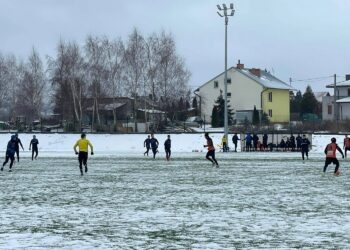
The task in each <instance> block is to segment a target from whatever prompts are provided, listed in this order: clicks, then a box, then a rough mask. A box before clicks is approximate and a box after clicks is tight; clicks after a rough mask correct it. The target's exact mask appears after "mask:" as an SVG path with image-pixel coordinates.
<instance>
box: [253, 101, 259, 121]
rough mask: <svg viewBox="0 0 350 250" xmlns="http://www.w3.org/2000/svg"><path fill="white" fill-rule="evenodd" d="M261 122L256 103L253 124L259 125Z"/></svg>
mask: <svg viewBox="0 0 350 250" xmlns="http://www.w3.org/2000/svg"><path fill="white" fill-rule="evenodd" d="M259 123H260V115H259V111H258V110H256V106H255V105H254V110H253V125H259Z"/></svg>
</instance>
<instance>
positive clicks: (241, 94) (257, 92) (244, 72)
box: [195, 61, 292, 123]
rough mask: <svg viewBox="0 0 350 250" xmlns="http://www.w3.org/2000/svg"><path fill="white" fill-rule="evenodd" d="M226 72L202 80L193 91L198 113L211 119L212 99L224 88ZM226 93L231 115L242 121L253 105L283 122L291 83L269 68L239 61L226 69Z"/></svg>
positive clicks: (270, 118) (285, 117)
mask: <svg viewBox="0 0 350 250" xmlns="http://www.w3.org/2000/svg"><path fill="white" fill-rule="evenodd" d="M224 77H225V72H222V73H220V74H219V75H217V76H215V77H214V78H212V79H211V80H209V81H207V82H206V83H204V84H203V85H202V86H200V87H199V88H198V89H196V91H195V93H196V95H198V96H199V102H200V103H199V107H200V112H201V116H202V118H203V119H205V121H206V122H210V121H211V115H212V109H213V106H214V103H215V100H216V99H217V98H218V96H219V95H220V91H223V90H224ZM227 84H228V87H227V89H228V90H227V97H228V100H229V101H230V102H229V105H230V106H231V108H233V111H234V113H235V117H234V119H235V120H236V121H237V122H243V121H244V120H245V119H248V120H250V121H251V120H252V116H253V110H254V106H255V107H256V109H257V110H259V111H260V113H262V112H264V113H266V114H267V115H268V117H269V120H270V121H271V122H275V123H286V122H289V119H290V101H289V100H290V94H289V91H290V90H291V89H292V87H291V86H290V85H288V84H287V83H285V82H283V81H281V80H279V79H278V78H276V77H275V76H273V75H272V74H270V72H268V71H266V70H261V69H256V68H252V69H248V68H245V67H244V64H241V63H240V61H238V64H237V66H236V67H231V68H229V69H228V70H227Z"/></svg>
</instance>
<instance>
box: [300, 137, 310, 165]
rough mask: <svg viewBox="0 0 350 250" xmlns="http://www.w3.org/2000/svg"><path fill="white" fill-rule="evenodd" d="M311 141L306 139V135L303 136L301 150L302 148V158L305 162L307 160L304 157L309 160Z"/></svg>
mask: <svg viewBox="0 0 350 250" xmlns="http://www.w3.org/2000/svg"><path fill="white" fill-rule="evenodd" d="M310 144H311V143H310V141H309V139H308V138H306V136H305V135H303V138H302V139H301V142H300V148H301V157H302V158H303V160H304V159H305V157H304V155H305V156H306V159H309V146H310Z"/></svg>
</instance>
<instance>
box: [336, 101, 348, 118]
mask: <svg viewBox="0 0 350 250" xmlns="http://www.w3.org/2000/svg"><path fill="white" fill-rule="evenodd" d="M338 105H339V119H340V120H349V119H350V103H338Z"/></svg>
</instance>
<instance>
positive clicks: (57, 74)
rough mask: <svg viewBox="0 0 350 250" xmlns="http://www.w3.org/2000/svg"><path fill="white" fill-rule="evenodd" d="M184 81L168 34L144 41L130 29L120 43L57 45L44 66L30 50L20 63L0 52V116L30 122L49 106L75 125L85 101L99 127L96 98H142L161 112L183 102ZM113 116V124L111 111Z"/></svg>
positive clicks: (97, 40) (186, 94)
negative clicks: (13, 117)
mask: <svg viewBox="0 0 350 250" xmlns="http://www.w3.org/2000/svg"><path fill="white" fill-rule="evenodd" d="M189 78H190V72H189V71H188V69H187V68H186V66H185V63H184V59H183V58H181V57H180V56H179V55H178V54H177V51H176V46H175V41H174V38H173V36H172V35H171V34H168V33H166V32H164V31H163V32H160V33H153V34H151V35H149V36H147V37H145V36H143V35H142V34H141V33H140V32H139V31H138V30H137V29H134V30H133V31H132V33H131V34H130V35H129V36H128V38H127V39H126V40H125V41H123V40H122V39H121V38H118V39H109V38H107V37H98V36H91V35H90V36H88V37H87V38H86V40H85V42H84V44H83V45H79V44H78V43H77V42H75V41H70V42H66V41H63V40H61V41H59V43H58V45H57V50H56V55H55V56H53V57H49V56H47V64H46V65H45V68H44V65H43V62H42V61H41V59H40V57H39V55H38V53H37V52H36V50H35V49H33V51H32V54H31V55H30V56H29V58H28V59H27V61H26V62H20V61H18V60H17V59H16V58H15V57H14V56H4V55H1V54H0V108H2V111H3V115H4V114H5V115H8V116H11V115H16V116H18V115H26V116H29V117H28V118H33V119H34V118H37V117H39V116H41V115H42V113H43V111H44V110H45V111H47V110H50V108H51V112H53V113H58V114H61V115H62V117H63V119H65V120H70V121H72V120H74V121H75V122H76V123H77V124H79V123H80V124H81V123H82V120H83V119H84V115H85V113H84V112H85V110H84V102H85V101H86V100H87V99H89V100H92V103H93V104H92V116H93V118H92V119H93V121H94V122H96V123H98V124H99V123H101V119H100V112H99V108H98V107H99V104H100V100H101V99H102V98H105V97H109V98H116V97H120V96H126V97H132V98H134V101H135V105H136V103H137V99H138V98H141V97H143V98H145V97H147V98H148V99H149V101H151V102H153V103H154V104H157V105H158V108H161V109H162V110H164V111H167V110H166V109H167V108H169V107H171V106H172V104H173V103H176V102H178V100H180V99H183V100H189V98H190V91H189V87H188V81H189ZM140 108H141V107H140ZM5 111H6V112H5ZM113 117H114V124H116V122H117V121H116V117H117V114H116V111H115V110H113ZM134 117H135V118H137V117H136V112H135V114H134Z"/></svg>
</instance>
